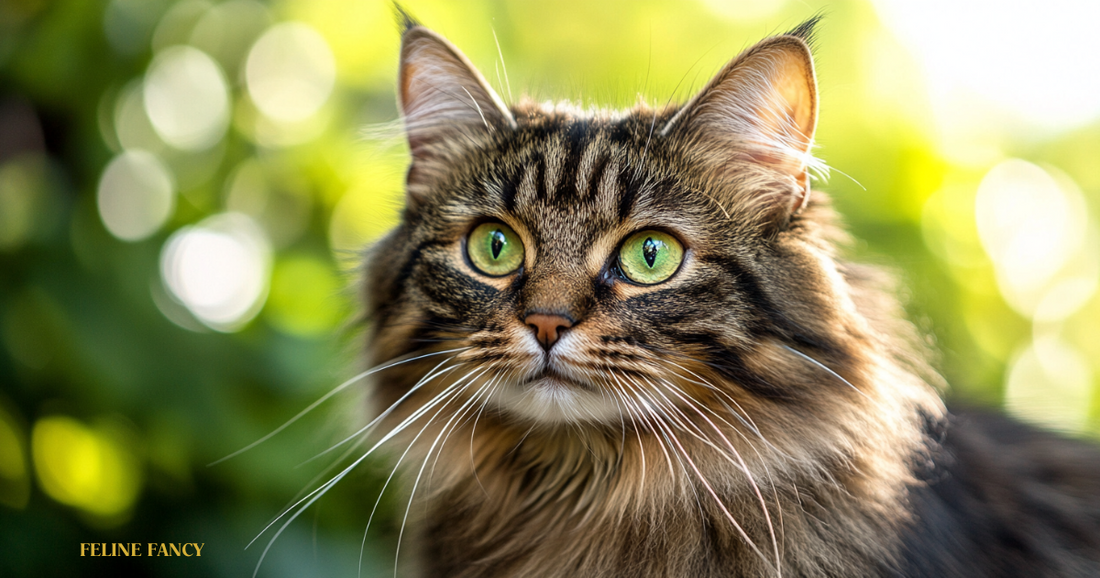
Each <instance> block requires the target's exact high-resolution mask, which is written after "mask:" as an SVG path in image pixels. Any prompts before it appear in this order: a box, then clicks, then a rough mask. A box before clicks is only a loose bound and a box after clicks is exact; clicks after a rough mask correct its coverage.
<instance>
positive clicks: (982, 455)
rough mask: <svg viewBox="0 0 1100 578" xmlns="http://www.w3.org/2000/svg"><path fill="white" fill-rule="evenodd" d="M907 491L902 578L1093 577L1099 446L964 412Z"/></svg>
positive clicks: (1099, 507) (942, 427) (1099, 527)
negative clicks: (908, 520) (908, 515)
mask: <svg viewBox="0 0 1100 578" xmlns="http://www.w3.org/2000/svg"><path fill="white" fill-rule="evenodd" d="M931 435H932V437H933V438H935V442H936V445H935V448H934V449H933V451H932V453H931V454H930V456H929V458H930V460H929V464H928V466H927V467H924V468H920V470H922V471H923V474H922V478H923V479H921V480H920V481H919V482H918V484H916V485H915V486H914V487H913V489H912V491H911V493H910V500H911V512H912V513H913V518H912V521H911V525H910V526H909V528H908V530H907V531H906V532H905V536H904V539H903V553H904V561H905V565H906V571H905V572H904V575H906V576H967V577H971V576H1006V577H1007V576H1100V447H1097V446H1096V445H1094V444H1092V443H1088V442H1086V441H1083V440H1079V439H1073V438H1070V437H1067V436H1064V435H1060V434H1056V433H1052V432H1049V431H1044V430H1040V429H1037V428H1034V427H1032V426H1029V425H1026V424H1023V423H1021V422H1019V421H1016V420H1013V419H1011V418H1009V417H1006V416H1004V415H999V414H996V413H992V412H988V411H981V410H973V409H964V410H960V411H955V412H953V413H952V414H951V416H950V417H949V418H948V420H947V421H946V422H944V423H941V424H938V426H937V427H936V431H934V432H933V433H932V434H931Z"/></svg>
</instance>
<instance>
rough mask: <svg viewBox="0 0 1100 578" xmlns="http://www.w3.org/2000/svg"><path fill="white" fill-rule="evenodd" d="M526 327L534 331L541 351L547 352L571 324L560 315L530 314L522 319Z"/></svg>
mask: <svg viewBox="0 0 1100 578" xmlns="http://www.w3.org/2000/svg"><path fill="white" fill-rule="evenodd" d="M523 322H524V323H526V324H527V326H528V327H530V328H531V329H534V330H535V333H536V334H537V336H536V337H537V339H538V340H539V343H541V344H542V347H543V349H545V350H547V351H549V350H550V348H551V347H553V346H554V344H555V343H557V341H558V338H559V337H561V334H562V333H563V332H564V331H565V330H566V329H569V328H570V327H572V326H573V322H572V321H570V320H568V319H566V318H565V317H562V316H561V315H547V314H545V313H532V314H530V315H528V316H527V317H525V318H523Z"/></svg>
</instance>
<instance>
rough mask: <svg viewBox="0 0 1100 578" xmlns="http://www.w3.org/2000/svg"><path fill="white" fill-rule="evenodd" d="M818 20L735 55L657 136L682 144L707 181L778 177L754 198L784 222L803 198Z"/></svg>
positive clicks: (814, 118) (807, 188) (806, 189)
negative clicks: (738, 175) (750, 171)
mask: <svg viewBox="0 0 1100 578" xmlns="http://www.w3.org/2000/svg"><path fill="white" fill-rule="evenodd" d="M816 22H817V19H816V18H815V19H813V20H810V21H808V22H806V23H804V24H802V25H801V26H799V27H798V28H796V29H795V30H793V31H791V32H789V33H787V34H784V35H781V36H775V37H772V38H768V39H766V40H763V41H761V42H760V43H758V44H756V45H755V46H753V47H751V48H749V49H748V50H745V51H744V52H742V53H741V54H740V55H739V56H738V57H737V58H734V59H733V60H732V61H730V62H729V63H728V64H726V66H725V67H723V69H722V70H721V71H720V72H719V73H718V74H717V75H715V77H714V78H712V79H711V81H710V82H709V83H707V85H706V86H705V87H704V88H703V89H702V90H701V91H699V93H698V94H696V95H695V97H693V98H692V99H691V100H690V101H689V102H688V103H687V104H686V105H684V106H683V108H681V109H680V111H679V112H678V113H676V115H675V116H673V118H672V119H670V120H669V121H668V123H666V125H665V126H664V127H662V130H661V134H662V135H663V136H668V137H670V138H679V139H683V141H684V142H685V143H686V146H687V147H688V148H690V149H691V150H693V151H694V152H695V153H697V154H696V155H695V158H697V159H698V160H700V161H701V162H702V163H704V165H706V166H705V168H706V169H707V171H708V173H709V174H711V175H712V177H714V178H718V179H722V178H732V177H733V176H734V175H732V174H731V173H732V172H734V171H736V170H738V169H739V168H741V167H743V166H744V163H745V162H749V163H755V164H756V165H760V166H763V167H766V168H767V169H769V170H770V171H771V172H772V174H774V175H775V176H776V177H777V182H776V183H775V185H776V186H775V187H766V188H765V190H762V191H760V194H761V195H763V196H764V197H765V198H760V199H757V200H758V201H759V202H760V203H762V204H763V205H764V206H765V207H767V208H768V209H769V210H770V211H772V212H774V213H775V216H776V217H780V218H783V219H786V218H789V217H790V216H791V215H793V214H794V213H797V212H798V211H799V210H800V209H801V208H802V207H804V206H805V205H806V202H807V201H808V200H809V197H810V175H809V169H810V168H811V167H812V166H813V163H814V159H813V156H812V154H811V152H810V150H811V148H812V146H813V138H814V129H815V127H816V124H817V82H816V80H815V78H814V64H813V56H812V54H811V52H810V47H809V45H808V43H807V42H808V40H809V39H810V38H811V37H812V34H813V26H814V24H816Z"/></svg>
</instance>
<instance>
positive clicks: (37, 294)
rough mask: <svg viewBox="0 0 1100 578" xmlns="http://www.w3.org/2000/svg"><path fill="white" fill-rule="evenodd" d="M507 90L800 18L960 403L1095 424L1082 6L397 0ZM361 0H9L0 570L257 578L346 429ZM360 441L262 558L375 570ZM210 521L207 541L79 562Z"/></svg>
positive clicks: (860, 186)
mask: <svg viewBox="0 0 1100 578" xmlns="http://www.w3.org/2000/svg"><path fill="white" fill-rule="evenodd" d="M407 8H408V9H409V10H410V11H411V12H412V13H413V14H415V15H416V16H417V17H418V18H420V19H421V20H422V21H423V22H424V23H426V24H427V25H429V26H431V27H433V28H435V29H436V30H438V31H440V32H441V33H443V34H444V35H446V36H447V37H448V38H450V39H451V40H452V41H454V42H455V43H456V44H457V45H459V46H460V47H462V49H463V50H464V51H465V52H466V53H467V54H468V55H469V56H470V58H471V59H472V60H473V61H474V62H475V63H476V64H477V65H478V66H479V67H480V68H481V69H482V71H483V72H484V73H485V76H486V77H487V78H488V79H489V80H490V82H491V83H492V84H494V86H495V87H496V89H497V90H498V92H500V93H501V94H502V95H503V96H504V98H505V100H514V99H516V98H519V97H520V96H521V95H523V94H527V95H530V96H533V97H535V98H537V99H540V100H543V99H552V100H557V99H571V100H575V101H579V102H581V103H583V104H584V105H597V104H599V105H604V106H616V107H622V106H629V105H632V104H633V103H635V102H636V101H637V100H638V99H639V98H642V99H643V100H645V101H646V102H649V103H653V104H660V103H663V102H666V101H667V100H668V99H669V98H670V97H674V98H677V99H680V100H683V99H686V98H687V97H688V96H690V94H691V93H692V91H693V90H695V89H697V88H699V87H700V86H701V85H702V84H703V83H704V82H705V81H706V80H707V79H708V78H709V76H710V75H711V74H712V73H713V72H715V71H716V70H717V69H718V67H720V66H721V65H722V64H723V63H724V62H725V61H726V60H728V59H729V58H730V57H732V56H733V55H735V54H736V53H737V52H738V51H739V50H740V49H742V48H744V47H745V46H747V45H749V44H751V43H752V42H754V41H756V40H758V39H760V38H762V37H764V36H766V35H768V34H772V33H776V32H780V31H783V30H785V29H789V28H792V27H794V26H795V25H796V24H798V23H799V22H800V21H802V20H804V19H806V18H808V17H810V16H813V15H815V14H818V13H824V14H825V19H824V21H823V23H822V25H821V27H820V30H819V34H818V43H817V48H816V53H817V63H818V76H819V82H820V90H821V115H820V119H821V120H820V125H819V132H818V143H819V145H820V146H819V148H818V149H817V153H818V155H819V156H820V157H822V158H823V159H824V160H825V161H826V162H827V163H828V164H829V165H830V166H831V167H832V168H833V170H832V173H831V174H832V177H831V178H830V180H829V182H827V183H819V184H818V188H820V189H822V190H826V191H828V192H829V193H830V194H831V195H832V196H833V198H834V199H835V203H836V205H837V206H838V208H839V209H840V210H841V212H842V213H843V214H844V215H845V218H846V220H847V222H848V223H849V225H850V227H851V229H852V230H853V232H854V233H855V236H856V238H857V239H858V240H857V242H856V243H855V244H854V245H853V246H852V247H851V252H852V253H853V254H854V255H856V256H858V257H859V258H861V259H864V260H869V261H871V262H875V263H879V264H882V265H885V266H888V267H891V268H893V269H894V270H895V271H897V272H898V274H899V276H900V277H901V279H902V280H903V287H904V290H903V293H904V297H905V298H906V299H908V309H909V311H910V313H911V315H912V318H913V319H914V321H915V322H916V323H917V324H918V326H919V327H920V328H921V329H922V330H923V331H924V332H926V333H927V334H928V335H929V336H930V339H932V340H934V341H935V343H936V345H937V347H938V348H939V350H940V351H941V352H942V356H941V358H940V359H939V360H938V361H937V364H938V367H940V368H941V370H942V372H943V374H944V375H945V376H946V377H947V379H948V381H949V382H950V383H951V386H952V390H951V393H950V395H951V396H952V397H953V398H954V399H955V400H957V401H958V402H961V403H967V404H971V405H983V406H994V407H996V406H1000V407H1004V408H1006V409H1007V411H1009V412H1011V413H1013V414H1015V415H1017V416H1019V417H1020V418H1022V419H1025V420H1028V421H1031V422H1034V423H1037V424H1041V425H1044V426H1048V427H1052V428H1056V429H1059V430H1062V431H1064V432H1067V433H1069V434H1072V435H1080V436H1087V437H1098V434H1100V396H1098V395H1097V389H1098V384H1100V381H1098V379H1097V375H1100V297H1098V296H1097V286H1098V279H1100V231H1098V228H1097V224H1098V221H1097V219H1098V207H1100V121H1098V119H1100V65H1098V64H1097V59H1096V58H1094V55H1096V54H1100V35H1096V34H1094V33H1092V31H1091V28H1089V26H1090V25H1091V24H1092V23H1095V22H1097V21H1100V3H1096V2H1087V1H1081V2H1072V1H1070V0H1044V1H1043V2H1034V3H1027V4H1025V3H1018V4H1014V3H1011V2H1010V3H1000V4H998V5H996V6H995V7H994V6H992V5H989V4H988V3H983V2H979V1H978V0H926V1H924V2H908V1H905V0H875V1H866V0H837V1H835V2H828V3H824V2H817V1H816V0H815V1H810V2H807V1H797V2H796V1H794V0H696V1H690V2H689V1H683V2H681V1H674V0H667V1H653V0H646V1H639V0H622V1H617V2H589V1H578V0H568V1H561V2H522V1H518V0H517V1H514V2H512V1H503V0H495V1H489V0H484V1H464V2H448V1H445V0H435V1H429V0H423V1H418V0H408V2H407ZM398 42H399V39H398V32H397V26H396V25H395V19H394V16H393V14H392V8H391V6H390V4H389V3H388V2H382V1H379V0H281V1H279V0H273V1H272V2H267V3H265V2H261V1H259V0H224V1H221V2H217V1H207V0H182V1H170V0H111V1H87V0H67V1H64V0H59V1H48V0H3V2H0V386H2V390H0V575H2V576H62V575H72V576H76V575H108V574H114V575H121V573H123V572H126V573H127V575H158V576H199V575H202V576H235V577H239V576H250V575H251V574H252V571H253V569H254V568H255V565H256V562H257V560H258V559H259V556H260V551H261V550H262V548H263V547H264V546H266V544H267V541H266V540H267V535H265V536H264V537H262V538H261V540H259V541H258V542H257V544H258V545H254V546H253V547H251V548H249V549H247V550H245V546H246V545H247V544H248V543H249V541H250V540H251V539H252V538H253V537H255V536H256V535H257V534H258V533H259V532H260V530H262V529H263V528H264V526H265V525H266V524H267V523H268V522H269V521H270V519H271V518H272V517H273V516H274V515H275V514H277V513H278V512H279V511H280V510H281V508H282V507H283V506H284V505H286V504H287V503H288V502H289V501H290V500H291V499H292V498H293V497H294V496H295V495H296V494H298V492H299V491H300V490H302V489H303V488H306V487H307V486H308V485H309V483H310V480H311V478H312V477H313V476H314V475H316V474H317V473H318V472H319V470H320V466H321V465H323V464H321V463H320V462H317V463H311V464H307V465H306V466H303V467H298V466H299V465H300V464H301V463H302V462H304V461H306V460H308V459H309V458H311V457H313V456H314V455H315V454H317V453H318V452H319V451H321V450H323V449H324V448H326V447H328V445H329V443H330V442H331V441H332V440H334V439H337V436H338V435H339V434H340V433H342V432H344V431H346V426H347V423H349V421H350V418H348V417H347V416H348V415H350V414H353V413H354V412H355V411H356V408H357V407H358V404H359V403H360V397H358V395H357V393H356V392H355V391H349V392H347V393H346V394H340V395H338V396H336V397H335V398H334V399H333V400H332V401H330V402H329V403H328V405H326V406H323V407H322V408H321V409H319V410H318V411H315V412H313V413H311V414H310V415H309V416H307V418H306V419H305V420H303V422H302V423H299V424H296V425H294V426H292V427H290V428H288V429H287V430H285V431H283V432H281V433H280V434H279V435H278V436H275V437H274V438H273V439H271V440H270V441H268V442H266V443H265V444H262V445H260V446H258V447H257V448H255V449H253V450H250V451H249V452H246V453H244V454H242V455H240V456H237V457H234V458H233V459H230V460H227V461H225V462H222V463H219V464H217V465H215V466H212V467H208V466H207V464H209V463H211V462H213V461H215V460H217V459H219V458H221V457H223V456H226V455H227V454H230V453H232V452H233V451H234V450H237V449H239V448H241V447H243V446H245V445H247V444H249V443H250V442H252V441H254V440H256V439H258V438H260V437H262V436H263V435H264V434H266V433H268V432H270V431H272V430H273V429H274V428H276V427H277V426H279V425H280V424H281V423H282V422H283V421H285V420H286V419H288V418H290V417H291V416H293V415H294V414H296V413H297V412H298V411H299V410H301V409H302V408H304V407H306V406H307V405H308V404H309V403H311V402H312V401H313V400H315V399H317V398H318V397H319V396H321V395H323V394H324V393H325V392H326V391H328V390H330V389H331V388H332V387H334V386H336V385H337V384H339V383H340V382H341V381H342V380H343V379H345V378H346V377H348V376H349V375H351V374H353V373H354V372H355V371H356V370H358V369H360V367H359V365H358V364H357V362H356V351H357V350H358V348H359V346H360V345H359V343H358V340H359V337H360V332H361V328H360V327H358V326H356V325H355V323H354V322H353V318H354V314H355V311H356V307H355V304H354V297H355V296H354V291H353V290H352V289H350V288H349V286H350V284H351V281H352V279H353V278H354V274H355V266H356V262H357V257H356V256H357V253H358V252H359V251H360V250H361V249H362V248H363V247H364V246H365V245H366V244H368V243H369V242H370V240H371V239H373V238H375V237H376V236H378V235H379V234H380V233H382V232H383V231H385V230H386V229H387V228H388V227H390V226H392V224H393V223H394V221H395V219H396V216H397V214H398V211H399V209H400V204H401V201H402V191H401V181H402V177H403V174H404V164H405V162H406V157H405V155H406V149H405V147H404V143H403V142H402V140H401V138H400V133H399V128H398V127H399V125H398V124H395V123H394V121H395V119H397V109H396V105H395V103H394V92H395V91H394V79H395V76H396V63H397V50H398ZM387 473H388V472H387V471H386V470H385V468H384V466H383V465H382V462H370V463H367V464H364V466H363V467H361V468H360V471H358V472H357V473H356V474H355V475H353V476H352V477H350V478H348V479H346V480H345V481H343V482H342V483H341V484H339V485H338V486H337V487H336V489H335V490H334V491H333V492H331V495H330V496H329V497H327V498H325V499H324V500H322V501H321V502H319V503H318V504H317V506H315V507H314V508H313V509H311V510H310V511H309V512H308V513H307V514H306V515H304V516H302V518H300V519H299V520H297V521H296V522H295V523H294V524H292V525H291V526H290V527H289V528H288V529H287V531H286V532H285V533H284V534H283V535H282V536H281V537H280V538H279V539H278V541H276V542H275V545H274V546H273V547H272V548H271V550H270V553H269V554H268V558H267V559H266V560H265V562H264V564H263V565H262V566H261V567H260V570H259V574H260V575H261V576H287V577H291V576H293V577H299V576H314V575H315V576H349V577H352V576H356V575H357V572H358V569H357V567H358V565H359V560H360V550H361V545H362V544H365V545H364V546H362V550H363V553H362V560H363V562H362V575H364V576H373V575H381V576H385V575H392V568H393V566H392V565H393V553H394V551H395V546H396V542H397V538H396V536H397V528H398V526H399V518H400V513H401V512H402V511H403V504H398V502H400V497H399V494H395V495H396V496H397V497H394V496H391V494H393V492H390V493H388V494H386V496H385V497H384V498H383V500H382V506H381V514H380V515H379V516H380V518H379V519H378V520H376V521H375V523H374V524H373V525H372V527H371V531H370V533H369V534H368V535H367V537H366V540H365V542H364V538H363V530H364V527H365V525H366V521H367V517H368V515H369V513H370V510H371V508H372V507H373V505H374V503H375V498H376V497H377V495H378V491H379V489H380V487H381V484H382V481H383V480H384V479H385V475H386V474H387ZM81 542H201V543H205V544H206V546H205V549H204V550H203V556H202V558H190V559H169V558H147V557H146V558H136V559H127V558H115V559H107V558H97V559H90V558H80V557H79V544H80V543H81Z"/></svg>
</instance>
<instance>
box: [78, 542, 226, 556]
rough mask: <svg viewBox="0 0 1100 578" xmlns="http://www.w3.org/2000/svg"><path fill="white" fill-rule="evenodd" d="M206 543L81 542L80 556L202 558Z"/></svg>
mask: <svg viewBox="0 0 1100 578" xmlns="http://www.w3.org/2000/svg"><path fill="white" fill-rule="evenodd" d="M205 545H206V542H180V543H172V542H148V543H147V544H142V543H141V542H128V543H127V542H111V543H106V542H81V543H80V555H81V556H186V557H191V556H202V548H203V546H205Z"/></svg>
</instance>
